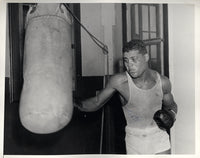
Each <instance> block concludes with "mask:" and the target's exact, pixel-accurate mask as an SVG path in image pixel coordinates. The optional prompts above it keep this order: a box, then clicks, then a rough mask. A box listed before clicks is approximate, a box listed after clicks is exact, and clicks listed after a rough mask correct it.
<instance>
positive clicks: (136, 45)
mask: <svg viewBox="0 0 200 158" xmlns="http://www.w3.org/2000/svg"><path fill="white" fill-rule="evenodd" d="M131 50H139V52H140V53H141V54H146V53H147V49H146V46H145V43H144V42H143V41H142V40H139V39H133V40H131V41H129V42H127V43H125V45H124V47H123V53H125V52H129V51H131Z"/></svg>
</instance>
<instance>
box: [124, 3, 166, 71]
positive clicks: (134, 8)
mask: <svg viewBox="0 0 200 158" xmlns="http://www.w3.org/2000/svg"><path fill="white" fill-rule="evenodd" d="M128 25H130V28H129V26H128ZM127 29H129V30H127V36H130V38H131V39H142V40H144V42H145V43H146V45H147V46H146V48H147V51H148V53H149V55H150V61H149V66H150V67H151V68H152V69H154V70H157V71H158V72H160V73H161V74H164V37H163V5H161V4H127ZM128 34H130V35H128Z"/></svg>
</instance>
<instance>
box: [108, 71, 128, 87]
mask: <svg viewBox="0 0 200 158" xmlns="http://www.w3.org/2000/svg"><path fill="white" fill-rule="evenodd" d="M125 82H127V76H126V72H122V73H117V74H115V75H113V76H111V78H110V80H109V83H110V84H111V85H112V87H117V86H119V85H121V84H123V83H125Z"/></svg>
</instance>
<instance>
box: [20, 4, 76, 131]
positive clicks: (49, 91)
mask: <svg viewBox="0 0 200 158" xmlns="http://www.w3.org/2000/svg"><path fill="white" fill-rule="evenodd" d="M26 20H27V21H26V34H25V43H24V45H25V46H24V61H23V78H24V83H23V88H22V93H21V98H20V107H19V115H20V120H21V123H22V125H23V126H24V127H25V128H26V129H27V130H29V131H31V132H33V133H37V134H48V133H53V132H56V131H58V130H60V129H62V128H63V127H64V126H66V125H67V124H68V123H69V121H70V119H71V117H72V112H73V103H72V49H71V20H70V16H69V13H68V11H67V10H66V8H65V7H64V6H63V5H60V4H55V3H54V4H37V6H36V7H32V8H30V9H29V11H28V13H27V19H26Z"/></svg>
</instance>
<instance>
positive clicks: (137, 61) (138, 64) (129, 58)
mask: <svg viewBox="0 0 200 158" xmlns="http://www.w3.org/2000/svg"><path fill="white" fill-rule="evenodd" d="M148 60H149V58H148V54H145V55H143V54H141V53H139V50H131V51H129V52H124V56H123V61H124V64H125V67H126V70H127V72H128V73H129V74H130V75H131V76H132V77H133V78H137V77H140V75H142V74H143V72H144V71H145V69H146V68H147V66H148Z"/></svg>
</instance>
